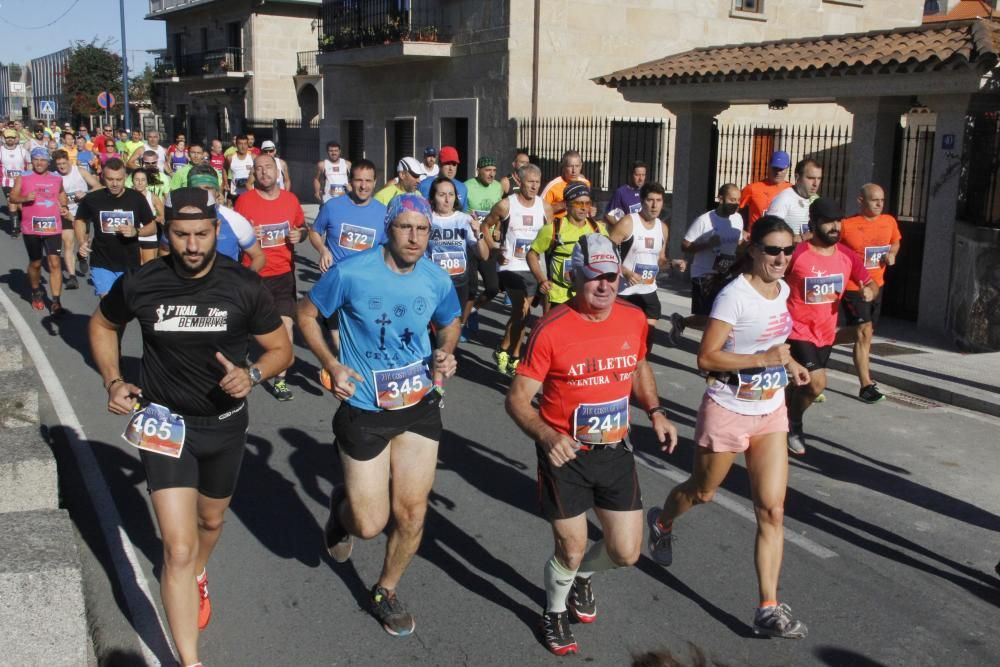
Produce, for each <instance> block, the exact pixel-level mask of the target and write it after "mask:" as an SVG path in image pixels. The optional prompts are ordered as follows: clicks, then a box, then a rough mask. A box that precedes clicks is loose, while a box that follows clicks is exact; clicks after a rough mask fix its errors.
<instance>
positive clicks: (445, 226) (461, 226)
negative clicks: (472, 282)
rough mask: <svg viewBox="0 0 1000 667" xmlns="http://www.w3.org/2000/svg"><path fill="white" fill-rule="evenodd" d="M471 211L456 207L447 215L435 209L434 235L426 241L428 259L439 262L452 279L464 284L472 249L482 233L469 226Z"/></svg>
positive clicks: (433, 219)
mask: <svg viewBox="0 0 1000 667" xmlns="http://www.w3.org/2000/svg"><path fill="white" fill-rule="evenodd" d="M471 220H472V218H471V217H470V216H469V214H468V213H462V212H460V211H456V212H455V213H452V214H451V215H448V216H442V215H438V214H437V213H435V214H434V215H433V216H432V217H431V236H430V240H428V242H427V252H426V254H425V256H426V257H427V259H429V260H431V261H432V262H434V263H435V264H436V265H438V266H440V267H441V268H442V269H443V270H444V272H445V273H446V274H448V277H449V278H451V280H452V282H453V283H455V284H456V285H464V284H465V282H466V280H467V279H468V277H467V276H466V273H465V269H466V267H467V266H468V264H469V251H470V250H472V249H474V248H475V247H476V246H477V245H478V244H479V234H474V233H473V231H472V229H471V228H470V227H469V223H470V222H471Z"/></svg>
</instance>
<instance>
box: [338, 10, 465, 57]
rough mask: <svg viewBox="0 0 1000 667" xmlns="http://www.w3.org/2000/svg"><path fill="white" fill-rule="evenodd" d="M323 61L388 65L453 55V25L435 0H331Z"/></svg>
mask: <svg viewBox="0 0 1000 667" xmlns="http://www.w3.org/2000/svg"><path fill="white" fill-rule="evenodd" d="M321 16H322V19H323V29H322V32H321V33H320V38H319V50H320V57H319V64H321V65H361V66H365V65H369V66H372V65H386V64H391V63H397V62H401V61H404V60H405V61H414V60H426V59H430V58H447V57H450V56H451V38H452V35H451V29H450V27H449V26H448V25H446V23H445V12H444V9H443V7H441V6H440V4H439V3H438V2H435V1H433V0H403V1H400V0H368V1H364V0H362V1H358V0H326V2H324V3H323V9H322V12H321Z"/></svg>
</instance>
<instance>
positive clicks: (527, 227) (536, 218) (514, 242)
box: [497, 195, 545, 271]
mask: <svg viewBox="0 0 1000 667" xmlns="http://www.w3.org/2000/svg"><path fill="white" fill-rule="evenodd" d="M507 201H509V202H510V215H509V216H508V219H507V233H506V234H505V235H504V238H503V245H502V246H501V249H502V251H503V256H504V258H506V260H507V263H506V264H501V265H499V266H498V267H497V268H498V269H499V270H500V271H530V270H531V268H530V267H529V266H528V259H527V257H528V249H529V248H530V247H531V242H532V241H534V240H535V237H536V236H538V232H539V230H541V228H542V227H543V226H544V225H545V202H544V201H543V200H542V198H541V197H535V201H534V203H533V204H532V205H531V206H525V205H524V204H522V203H521V198H520V197H518V196H516V195H515V196H513V197H509V198H508V199H507Z"/></svg>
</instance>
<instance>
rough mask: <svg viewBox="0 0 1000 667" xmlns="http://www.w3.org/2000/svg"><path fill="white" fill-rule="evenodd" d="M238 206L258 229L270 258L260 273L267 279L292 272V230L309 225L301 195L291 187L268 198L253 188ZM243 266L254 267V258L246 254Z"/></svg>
mask: <svg viewBox="0 0 1000 667" xmlns="http://www.w3.org/2000/svg"><path fill="white" fill-rule="evenodd" d="M235 209H236V212H237V213H240V214H242V215H243V217H245V218H246V219H247V220H249V221H250V224H252V225H253V226H254V229H255V230H256V231H257V240H258V242H259V243H260V247H261V248H262V249H263V250H264V257H265V258H266V261H265V262H264V267H263V268H262V269H261V270H260V275H261V276H262V277H265V278H266V277H269V276H281V275H284V274H286V273H288V272H290V271H291V270H292V254H293V253H292V242H291V241H289V240H288V232H289V231H290V230H291V229H296V228H299V227H302V225H304V224H305V216H304V215H303V214H302V206H301V205H300V204H299V198H298V197H296V196H295V195H293V194H292V193H291V192H288V191H287V190H279V191H278V198H277V199H264V198H263V197H261V195H260V193H259V192H257V191H256V190H250V191H249V192H246V193H244V194H242V195H240V197H239V199H237V200H236V206H235ZM243 265H244V266H250V258H249V257H247V256H246V255H244V256H243Z"/></svg>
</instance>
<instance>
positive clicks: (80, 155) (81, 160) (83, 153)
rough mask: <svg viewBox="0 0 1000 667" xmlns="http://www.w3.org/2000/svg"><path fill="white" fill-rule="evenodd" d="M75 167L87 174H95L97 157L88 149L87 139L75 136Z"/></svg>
mask: <svg viewBox="0 0 1000 667" xmlns="http://www.w3.org/2000/svg"><path fill="white" fill-rule="evenodd" d="M74 142H75V145H76V166H77V167H79V168H80V169H81V170H82V171H86V172H87V173H89V174H96V173H97V155H96V154H95V153H94V151H93V150H91V149H90V148H89V147H88V143H87V138H86V137H84V136H83V135H79V134H78V135H76V138H75V139H74Z"/></svg>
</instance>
